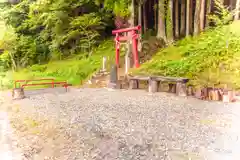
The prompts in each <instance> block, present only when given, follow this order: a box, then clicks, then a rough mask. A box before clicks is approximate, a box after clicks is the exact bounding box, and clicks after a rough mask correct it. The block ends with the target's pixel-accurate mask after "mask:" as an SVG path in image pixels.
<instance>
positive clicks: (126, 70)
mask: <svg viewBox="0 0 240 160" xmlns="http://www.w3.org/2000/svg"><path fill="white" fill-rule="evenodd" d="M129 68H130V57H129V54H126V55H125V75H127V74H128V70H129Z"/></svg>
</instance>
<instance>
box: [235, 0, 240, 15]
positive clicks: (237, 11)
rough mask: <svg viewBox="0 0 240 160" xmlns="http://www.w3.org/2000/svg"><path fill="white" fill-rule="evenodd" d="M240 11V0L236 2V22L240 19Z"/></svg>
mask: <svg viewBox="0 0 240 160" xmlns="http://www.w3.org/2000/svg"><path fill="white" fill-rule="evenodd" d="M239 9H240V0H236V13H235V16H234V20H238V19H239Z"/></svg>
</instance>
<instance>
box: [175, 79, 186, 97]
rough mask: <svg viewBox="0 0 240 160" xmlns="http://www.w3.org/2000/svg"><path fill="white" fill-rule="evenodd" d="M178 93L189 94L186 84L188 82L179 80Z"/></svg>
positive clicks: (180, 94)
mask: <svg viewBox="0 0 240 160" xmlns="http://www.w3.org/2000/svg"><path fill="white" fill-rule="evenodd" d="M176 94H177V95H178V96H187V86H186V83H182V82H177V86H176Z"/></svg>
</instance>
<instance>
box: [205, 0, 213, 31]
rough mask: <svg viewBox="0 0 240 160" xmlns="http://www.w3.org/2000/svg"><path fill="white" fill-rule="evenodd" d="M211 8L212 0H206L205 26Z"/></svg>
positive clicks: (207, 24) (207, 23) (207, 22)
mask: <svg viewBox="0 0 240 160" xmlns="http://www.w3.org/2000/svg"><path fill="white" fill-rule="evenodd" d="M211 8H212V0H207V12H206V25H205V27H208V26H209V23H210V22H209V18H208V16H209V15H210V14H211Z"/></svg>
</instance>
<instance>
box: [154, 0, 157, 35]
mask: <svg viewBox="0 0 240 160" xmlns="http://www.w3.org/2000/svg"><path fill="white" fill-rule="evenodd" d="M154 29H155V31H156V30H157V0H155V1H154Z"/></svg>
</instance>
